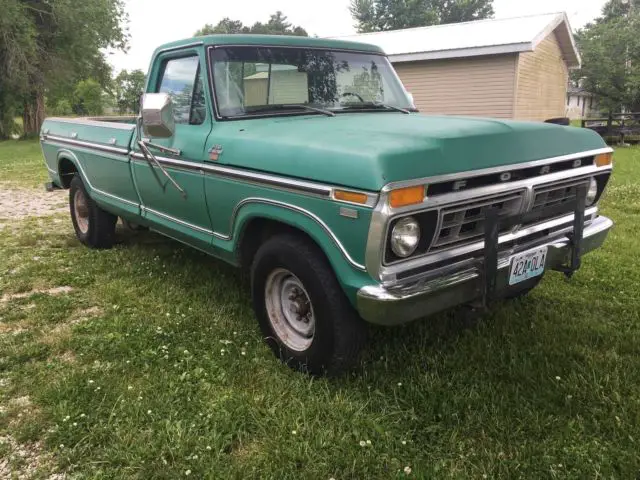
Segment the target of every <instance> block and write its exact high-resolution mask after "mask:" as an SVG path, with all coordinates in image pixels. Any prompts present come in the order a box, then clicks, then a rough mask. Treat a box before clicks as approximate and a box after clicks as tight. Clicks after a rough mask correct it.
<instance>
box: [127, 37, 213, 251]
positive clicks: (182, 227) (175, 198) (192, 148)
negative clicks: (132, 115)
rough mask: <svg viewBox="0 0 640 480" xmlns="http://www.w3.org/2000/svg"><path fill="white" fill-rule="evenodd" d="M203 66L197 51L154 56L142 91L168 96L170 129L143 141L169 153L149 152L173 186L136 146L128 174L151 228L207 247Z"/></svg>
mask: <svg viewBox="0 0 640 480" xmlns="http://www.w3.org/2000/svg"><path fill="white" fill-rule="evenodd" d="M204 66H205V62H204V58H202V57H201V55H200V53H199V51H198V50H197V49H193V50H190V49H185V50H180V51H173V52H168V53H167V54H165V55H163V54H160V55H159V56H158V57H156V60H155V61H154V64H153V68H152V70H151V72H150V78H149V80H148V86H147V91H148V92H160V93H168V94H169V95H170V96H171V98H172V101H173V108H174V119H175V124H176V128H175V134H174V135H173V136H172V137H171V138H149V139H148V140H149V141H150V142H152V143H154V144H157V145H160V146H163V147H167V148H169V149H171V150H172V152H168V151H166V150H164V151H159V150H158V149H155V150H154V149H153V148H150V150H151V151H152V153H153V154H154V155H155V157H156V159H157V160H158V162H159V163H160V164H161V165H162V167H163V168H164V169H165V171H166V173H168V174H169V175H170V176H171V179H173V180H174V181H175V184H174V183H173V182H172V181H170V180H169V179H168V178H167V176H166V175H165V172H162V170H161V169H160V168H159V167H158V166H157V165H155V164H153V163H152V162H151V163H150V162H148V161H147V160H146V159H145V157H144V156H143V155H142V154H141V151H140V148H139V146H138V145H136V146H135V150H136V151H135V153H134V154H133V158H132V160H133V162H132V170H133V177H134V180H135V183H136V187H137V188H138V191H139V194H140V199H141V202H142V212H143V215H144V216H145V217H147V218H148V219H149V220H151V221H152V222H153V223H154V225H155V227H154V228H157V229H158V230H160V231H162V232H163V233H167V234H169V235H171V236H175V237H176V238H178V239H185V240H188V241H189V243H197V244H200V245H202V246H207V245H209V244H210V243H211V221H210V218H209V215H208V212H207V205H206V200H205V194H204V177H203V173H202V171H201V169H200V166H201V164H202V161H203V159H204V147H205V142H206V139H207V136H208V135H209V132H210V131H211V127H212V118H211V115H210V113H209V112H210V109H209V108H208V105H207V102H208V99H207V95H205V83H204V78H203V77H204V75H203V71H204ZM176 185H177V186H179V188H178V187H177V186H176ZM181 190H182V191H181Z"/></svg>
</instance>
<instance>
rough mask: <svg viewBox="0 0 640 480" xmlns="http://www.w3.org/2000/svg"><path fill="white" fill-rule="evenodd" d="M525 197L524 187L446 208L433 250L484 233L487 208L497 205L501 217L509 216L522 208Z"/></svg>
mask: <svg viewBox="0 0 640 480" xmlns="http://www.w3.org/2000/svg"><path fill="white" fill-rule="evenodd" d="M523 201H524V190H522V191H518V192H511V193H509V194H504V195H497V196H494V197H489V198H484V199H475V200H472V201H469V202H465V203H463V204H459V205H452V206H450V207H445V208H443V209H442V210H441V212H440V220H439V225H438V228H437V231H436V234H435V236H434V240H433V243H432V245H431V249H430V250H431V251H436V250H439V249H443V248H450V247H454V246H456V245H457V244H460V243H466V242H469V241H472V240H477V239H478V238H479V237H482V235H484V223H485V219H486V212H487V210H488V209H489V208H495V209H496V210H497V213H498V216H499V217H508V216H510V215H516V214H517V213H519V212H520V210H521V208H522V202H523Z"/></svg>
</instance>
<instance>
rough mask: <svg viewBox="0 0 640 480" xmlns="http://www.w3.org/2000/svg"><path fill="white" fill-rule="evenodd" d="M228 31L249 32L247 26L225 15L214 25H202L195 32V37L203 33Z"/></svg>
mask: <svg viewBox="0 0 640 480" xmlns="http://www.w3.org/2000/svg"><path fill="white" fill-rule="evenodd" d="M229 33H250V32H249V27H245V26H244V25H243V24H242V22H241V21H240V20H231V19H230V18H229V17H225V18H223V19H222V20H220V21H219V22H218V23H217V24H216V25H212V24H210V23H207V24H206V25H205V26H204V27H202V28H201V29H200V30H198V31H197V32H196V33H195V35H194V36H195V37H201V36H203V35H214V34H229Z"/></svg>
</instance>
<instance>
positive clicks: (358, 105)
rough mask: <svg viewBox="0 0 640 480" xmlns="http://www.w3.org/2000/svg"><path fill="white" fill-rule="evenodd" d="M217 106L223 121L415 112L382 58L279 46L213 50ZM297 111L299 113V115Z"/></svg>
mask: <svg viewBox="0 0 640 480" xmlns="http://www.w3.org/2000/svg"><path fill="white" fill-rule="evenodd" d="M211 52H212V53H211V64H212V70H213V78H214V86H215V95H216V104H217V108H218V112H219V114H220V115H221V116H222V117H227V118H229V117H238V116H247V115H257V114H259V115H264V114H274V113H275V114H277V113H282V112H283V111H284V112H287V111H288V113H291V111H294V112H295V111H300V112H301V113H307V114H308V113H320V112H312V110H310V109H308V108H304V106H311V107H316V108H319V109H324V110H327V111H330V112H336V113H341V112H349V111H362V109H371V110H379V111H387V110H388V109H389V108H390V107H395V108H402V109H413V108H414V107H413V105H412V103H411V101H410V100H409V98H408V97H407V93H406V91H405V90H404V87H403V86H402V84H401V83H400V80H399V79H398V77H397V75H396V73H395V71H394V70H393V68H392V67H391V65H390V63H389V61H388V60H387V58H386V57H384V56H383V55H375V54H367V53H357V52H345V51H332V50H317V49H306V48H278V47H224V48H215V49H212V50H211ZM296 113H297V112H296Z"/></svg>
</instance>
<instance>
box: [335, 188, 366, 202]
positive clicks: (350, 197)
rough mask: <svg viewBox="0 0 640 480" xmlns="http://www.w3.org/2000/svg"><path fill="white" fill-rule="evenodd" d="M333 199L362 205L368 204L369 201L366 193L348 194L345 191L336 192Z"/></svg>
mask: <svg viewBox="0 0 640 480" xmlns="http://www.w3.org/2000/svg"><path fill="white" fill-rule="evenodd" d="M333 198H335V199H336V200H341V201H343V202H351V203H361V204H363V205H364V204H365V203H367V200H368V197H367V195H366V194H365V193H358V192H347V191H345V190H334V192H333Z"/></svg>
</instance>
